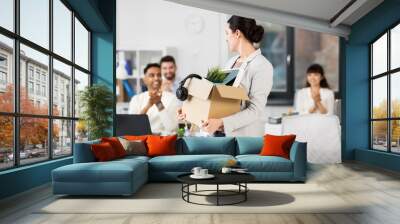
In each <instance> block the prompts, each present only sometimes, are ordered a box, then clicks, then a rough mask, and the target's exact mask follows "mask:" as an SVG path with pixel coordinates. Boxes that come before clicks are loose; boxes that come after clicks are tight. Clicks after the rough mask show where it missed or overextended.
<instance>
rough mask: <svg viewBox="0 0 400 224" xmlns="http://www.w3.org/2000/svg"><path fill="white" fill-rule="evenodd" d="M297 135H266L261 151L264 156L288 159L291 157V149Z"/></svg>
mask: <svg viewBox="0 0 400 224" xmlns="http://www.w3.org/2000/svg"><path fill="white" fill-rule="evenodd" d="M295 139H296V135H281V136H276V135H265V136H264V146H263V148H262V149H261V152H260V155H262V156H280V157H284V158H286V159H289V157H290V148H291V147H292V144H293V142H294V140H295Z"/></svg>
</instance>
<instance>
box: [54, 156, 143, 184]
mask: <svg viewBox="0 0 400 224" xmlns="http://www.w3.org/2000/svg"><path fill="white" fill-rule="evenodd" d="M146 166H147V163H146V162H145V161H142V160H140V159H130V160H128V159H122V160H114V161H108V162H92V163H74V164H70V165H66V166H62V167H59V168H57V169H55V170H53V172H52V174H53V181H58V182H130V181H132V176H133V174H134V173H139V172H143V174H142V175H145V176H147V167H146Z"/></svg>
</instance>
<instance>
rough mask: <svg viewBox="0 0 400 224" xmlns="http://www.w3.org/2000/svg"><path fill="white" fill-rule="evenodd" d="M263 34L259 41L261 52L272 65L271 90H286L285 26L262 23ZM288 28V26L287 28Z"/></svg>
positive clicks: (286, 31)
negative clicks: (272, 79)
mask: <svg viewBox="0 0 400 224" xmlns="http://www.w3.org/2000/svg"><path fill="white" fill-rule="evenodd" d="M264 27H265V34H264V38H263V40H262V42H261V47H260V48H261V52H262V53H263V55H264V56H265V57H266V58H268V60H269V61H270V62H271V64H272V65H273V67H274V75H273V78H274V81H273V86H272V91H274V92H286V91H287V90H288V86H287V82H286V80H287V63H286V55H287V54H288V52H287V51H288V49H287V33H288V32H290V31H288V30H287V28H286V27H285V26H280V25H274V24H270V23H266V24H264ZM289 29H290V28H289Z"/></svg>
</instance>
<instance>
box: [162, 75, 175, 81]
mask: <svg viewBox="0 0 400 224" xmlns="http://www.w3.org/2000/svg"><path fill="white" fill-rule="evenodd" d="M164 77H165V79H166V80H169V81H172V80H174V79H175V74H173V75H171V76H164Z"/></svg>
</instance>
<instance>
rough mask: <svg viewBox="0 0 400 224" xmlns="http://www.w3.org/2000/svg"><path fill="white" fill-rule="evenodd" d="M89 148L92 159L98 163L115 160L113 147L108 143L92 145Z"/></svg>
mask: <svg viewBox="0 0 400 224" xmlns="http://www.w3.org/2000/svg"><path fill="white" fill-rule="evenodd" d="M90 147H91V149H92V152H93V154H94V157H95V158H96V160H97V161H99V162H104V161H110V160H113V159H116V158H117V156H116V155H115V151H114V149H113V147H112V146H111V144H110V143H108V142H102V143H99V144H93V145H91V146H90Z"/></svg>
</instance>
